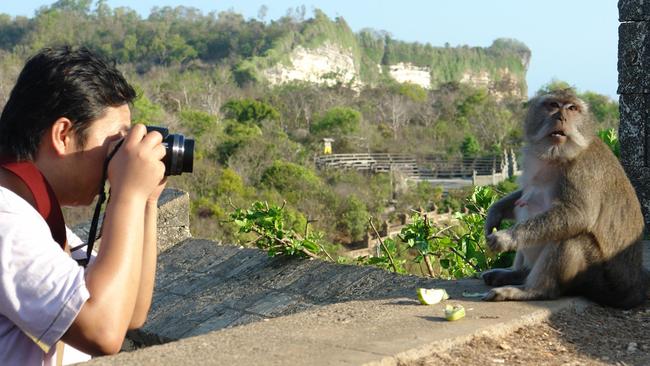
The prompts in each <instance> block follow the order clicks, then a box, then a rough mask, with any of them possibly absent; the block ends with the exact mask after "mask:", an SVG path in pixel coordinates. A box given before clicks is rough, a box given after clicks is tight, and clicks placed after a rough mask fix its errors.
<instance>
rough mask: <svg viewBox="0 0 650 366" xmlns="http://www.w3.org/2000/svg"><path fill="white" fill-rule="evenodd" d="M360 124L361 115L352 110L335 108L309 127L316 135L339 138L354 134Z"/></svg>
mask: <svg viewBox="0 0 650 366" xmlns="http://www.w3.org/2000/svg"><path fill="white" fill-rule="evenodd" d="M360 123H361V113H359V111H357V110H355V109H353V108H347V107H335V108H332V109H330V110H328V111H327V112H325V114H323V115H322V116H321V117H320V118H318V119H317V120H316V121H315V122H314V123H313V124H312V125H311V132H312V133H313V134H316V135H328V136H341V135H348V134H351V133H353V132H356V131H357V130H358V129H359V124H360Z"/></svg>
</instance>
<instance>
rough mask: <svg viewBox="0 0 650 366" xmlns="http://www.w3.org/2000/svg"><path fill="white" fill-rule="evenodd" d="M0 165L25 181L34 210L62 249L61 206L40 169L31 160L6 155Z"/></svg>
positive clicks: (63, 229)
mask: <svg viewBox="0 0 650 366" xmlns="http://www.w3.org/2000/svg"><path fill="white" fill-rule="evenodd" d="M0 167H2V168H4V169H6V170H8V171H10V172H12V173H13V174H14V175H16V176H17V177H18V178H20V180H22V181H23V183H25V185H26V186H27V188H28V189H29V191H30V192H32V196H34V201H35V202H36V210H37V211H38V213H40V214H41V216H43V219H45V222H47V226H49V227H50V232H51V233H52V238H54V240H55V241H56V242H57V243H59V245H60V246H61V248H63V249H64V248H65V243H66V232H65V222H64V220H63V213H62V212H61V206H60V205H59V201H58V200H57V199H56V196H55V195H54V190H52V187H51V186H50V184H49V183H48V182H47V180H46V179H45V177H44V176H43V174H42V173H41V172H40V170H38V168H37V167H36V165H34V163H32V162H31V161H16V160H15V159H12V158H7V157H0Z"/></svg>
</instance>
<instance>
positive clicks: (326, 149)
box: [323, 138, 334, 155]
mask: <svg viewBox="0 0 650 366" xmlns="http://www.w3.org/2000/svg"><path fill="white" fill-rule="evenodd" d="M332 142H334V139H331V138H324V139H323V154H324V155H330V154H332Z"/></svg>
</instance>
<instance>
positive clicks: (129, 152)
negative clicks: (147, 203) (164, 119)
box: [108, 124, 165, 200]
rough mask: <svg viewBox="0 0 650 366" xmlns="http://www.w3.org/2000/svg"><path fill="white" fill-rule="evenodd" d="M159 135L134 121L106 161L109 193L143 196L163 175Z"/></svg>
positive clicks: (151, 190) (151, 189) (152, 189)
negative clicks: (121, 141)
mask: <svg viewBox="0 0 650 366" xmlns="http://www.w3.org/2000/svg"><path fill="white" fill-rule="evenodd" d="M164 156H165V146H164V145H163V144H162V135H161V134H160V133H159V132H156V131H152V132H150V133H147V129H146V127H145V126H144V125H142V124H137V125H134V126H133V127H132V128H131V130H130V131H129V133H128V134H127V135H126V137H125V138H124V142H123V143H122V146H120V147H119V149H118V151H117V152H116V153H115V156H113V159H111V161H110V163H109V164H108V181H109V182H110V184H111V195H113V194H116V195H122V194H126V195H128V196H130V197H134V198H143V199H145V200H146V199H147V198H148V197H149V196H150V195H151V193H152V192H153V191H154V190H155V189H156V188H157V187H159V185H160V183H161V181H162V180H163V178H164V175H165V164H164V163H163V162H162V158H163V157H164Z"/></svg>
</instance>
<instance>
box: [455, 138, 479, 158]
mask: <svg viewBox="0 0 650 366" xmlns="http://www.w3.org/2000/svg"><path fill="white" fill-rule="evenodd" d="M460 151H461V152H462V153H463V156H464V157H471V156H476V155H478V153H479V152H480V151H481V144H479V142H478V140H477V139H476V137H474V136H473V135H467V136H465V139H464V140H463V144H462V145H461V147H460Z"/></svg>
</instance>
